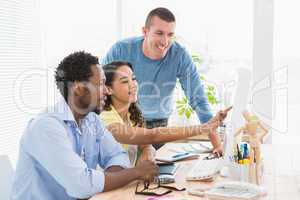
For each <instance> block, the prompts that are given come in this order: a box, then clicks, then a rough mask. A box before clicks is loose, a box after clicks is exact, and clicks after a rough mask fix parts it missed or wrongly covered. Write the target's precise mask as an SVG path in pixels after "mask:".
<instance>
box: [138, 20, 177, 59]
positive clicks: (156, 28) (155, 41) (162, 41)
mask: <svg viewBox="0 0 300 200" xmlns="http://www.w3.org/2000/svg"><path fill="white" fill-rule="evenodd" d="M174 31H175V22H166V21H164V20H162V19H160V18H159V17H157V16H154V17H152V19H151V24H150V26H149V27H143V34H144V40H145V45H146V49H143V50H144V53H145V54H146V56H148V57H150V58H154V59H161V58H163V57H164V56H165V55H166V54H167V52H168V50H169V48H170V46H171V44H172V42H173V40H174V36H175V34H174Z"/></svg>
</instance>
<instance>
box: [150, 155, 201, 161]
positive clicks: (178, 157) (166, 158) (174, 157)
mask: <svg viewBox="0 0 300 200" xmlns="http://www.w3.org/2000/svg"><path fill="white" fill-rule="evenodd" d="M198 157H199V155H198V154H194V153H180V154H174V155H171V156H164V157H156V160H157V161H162V162H175V161H180V160H185V159H196V158H198Z"/></svg>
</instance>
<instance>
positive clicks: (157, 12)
mask: <svg viewBox="0 0 300 200" xmlns="http://www.w3.org/2000/svg"><path fill="white" fill-rule="evenodd" d="M154 16H157V17H159V18H160V19H162V20H164V21H166V22H175V16H174V14H173V13H172V12H171V11H170V10H168V9H167V8H162V7H159V8H155V9H153V10H151V11H150V13H149V14H148V16H147V19H146V22H145V26H146V27H150V25H151V20H152V18H153V17H154Z"/></svg>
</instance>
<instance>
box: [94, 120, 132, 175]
mask: <svg viewBox="0 0 300 200" xmlns="http://www.w3.org/2000/svg"><path fill="white" fill-rule="evenodd" d="M99 128H100V130H99V131H101V132H102V133H103V136H102V139H101V143H100V159H99V165H100V166H101V167H102V168H104V169H107V168H109V167H110V166H120V167H122V168H128V167H129V166H130V161H129V157H128V154H127V152H126V151H125V150H124V149H123V148H122V146H121V145H120V143H118V142H117V141H116V140H115V139H114V137H113V136H112V134H111V133H110V132H109V131H108V130H107V129H106V128H105V127H104V126H103V124H102V123H100V127H99Z"/></svg>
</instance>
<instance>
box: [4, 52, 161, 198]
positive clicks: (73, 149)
mask: <svg viewBox="0 0 300 200" xmlns="http://www.w3.org/2000/svg"><path fill="white" fill-rule="evenodd" d="M55 80H56V85H57V88H58V89H59V91H60V93H61V94H62V96H63V98H62V99H61V100H60V101H59V102H58V103H57V104H56V105H55V106H54V107H52V108H48V109H47V110H46V111H45V112H44V113H42V114H40V115H39V116H37V117H36V118H35V119H33V120H31V121H30V122H29V124H28V126H27V128H26V130H25V132H24V134H23V136H22V139H21V142H20V153H19V160H18V163H17V168H16V173H15V179H14V183H13V187H12V192H11V198H10V199H11V200H62V199H64V200H75V199H86V198H89V197H91V196H93V195H95V194H96V193H98V192H103V191H109V190H113V189H115V188H118V187H122V186H124V185H125V184H127V183H129V182H131V181H133V180H136V179H142V180H145V181H149V180H152V179H153V177H154V176H156V175H157V174H158V167H157V166H156V165H155V164H154V163H153V162H152V161H141V162H140V163H139V164H138V165H137V166H136V167H135V168H128V166H129V159H128V155H127V153H125V151H124V150H123V149H122V148H121V146H120V144H119V143H117V142H116V141H115V140H114V138H113V136H112V134H111V133H109V132H108V130H107V129H106V128H105V127H104V125H103V124H102V123H101V122H100V121H99V119H98V118H99V117H98V115H97V114H99V113H100V112H101V110H102V108H103V106H104V101H105V97H106V93H107V89H106V87H105V75H104V72H103V71H102V69H101V67H100V66H99V64H98V58H97V57H94V56H92V55H91V54H89V53H85V52H75V53H73V54H71V55H69V56H67V57H66V58H64V59H63V61H62V62H61V63H60V64H59V66H58V67H57V69H56V72H55ZM96 113H97V114H96ZM97 165H100V166H101V167H102V168H103V169H104V171H100V170H96V167H97ZM1 181H3V180H1Z"/></svg>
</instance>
